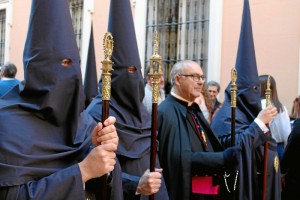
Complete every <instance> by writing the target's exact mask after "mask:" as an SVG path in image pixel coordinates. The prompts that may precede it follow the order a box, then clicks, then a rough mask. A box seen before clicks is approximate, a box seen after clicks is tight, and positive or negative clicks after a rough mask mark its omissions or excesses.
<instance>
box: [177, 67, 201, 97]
mask: <svg viewBox="0 0 300 200" xmlns="http://www.w3.org/2000/svg"><path fill="white" fill-rule="evenodd" d="M177 76H178V78H177V80H178V81H177V82H176V84H177V88H178V92H179V95H180V96H182V97H183V98H185V99H186V100H188V101H194V100H195V99H196V98H197V97H198V96H200V94H201V91H202V87H203V84H204V82H205V76H204V75H203V71H202V69H201V67H200V66H199V65H198V64H196V63H193V64H191V65H190V66H189V67H187V68H185V69H183V71H182V73H181V74H178V75H177Z"/></svg>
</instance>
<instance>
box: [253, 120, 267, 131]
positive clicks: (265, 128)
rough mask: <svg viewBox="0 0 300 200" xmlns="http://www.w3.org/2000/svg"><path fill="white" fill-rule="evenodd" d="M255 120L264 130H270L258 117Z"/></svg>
mask: <svg viewBox="0 0 300 200" xmlns="http://www.w3.org/2000/svg"><path fill="white" fill-rule="evenodd" d="M254 122H255V123H256V124H257V125H258V126H259V128H260V129H261V130H262V131H263V132H264V133H267V132H268V131H269V129H268V127H267V126H266V125H265V124H264V123H263V122H262V121H261V120H260V119H258V118H255V120H254Z"/></svg>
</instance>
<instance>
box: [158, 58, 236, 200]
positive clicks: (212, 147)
mask: <svg viewBox="0 0 300 200" xmlns="http://www.w3.org/2000/svg"><path fill="white" fill-rule="evenodd" d="M170 77H171V83H172V89H171V93H170V95H168V96H167V98H166V99H165V100H164V101H163V102H162V103H161V104H160V105H159V106H158V119H157V123H158V140H159V158H160V161H161V165H162V168H163V169H164V171H163V175H164V178H165V181H166V186H167V189H168V193H169V197H170V199H172V200H183V199H193V200H196V199H197V200H198V199H218V198H222V196H221V194H220V186H219V184H216V183H218V182H219V183H220V181H222V180H220V174H223V172H224V169H226V170H231V169H235V168H236V167H237V165H238V163H239V154H240V151H241V148H240V147H238V146H235V147H231V148H228V149H227V150H225V151H223V148H222V146H221V144H220V142H219V140H218V138H217V137H216V135H215V134H214V133H213V131H212V130H211V128H210V125H209V124H208V122H207V120H206V119H205V118H204V116H203V114H202V111H201V109H200V107H199V105H198V104H197V103H195V102H194V101H195V99H196V98H197V97H198V96H199V95H200V94H201V92H202V87H203V84H204V81H205V77H204V75H203V71H202V69H201V67H200V66H199V64H198V63H196V62H194V61H190V60H184V61H180V62H178V63H176V64H175V65H174V66H173V68H172V70H171V74H170ZM206 178H208V179H209V180H210V181H211V182H210V181H207V182H206V181H204V179H206ZM208 190H209V191H211V192H208Z"/></svg>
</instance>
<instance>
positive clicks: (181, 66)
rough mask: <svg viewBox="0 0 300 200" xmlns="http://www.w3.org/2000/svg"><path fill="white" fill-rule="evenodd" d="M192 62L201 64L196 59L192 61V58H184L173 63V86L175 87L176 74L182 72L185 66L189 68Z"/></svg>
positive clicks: (171, 75) (171, 73)
mask: <svg viewBox="0 0 300 200" xmlns="http://www.w3.org/2000/svg"><path fill="white" fill-rule="evenodd" d="M192 64H197V65H199V64H198V63H196V62H195V61H192V60H182V61H179V62H177V63H175V64H174V65H173V68H172V70H171V72H170V78H171V86H172V87H173V86H174V84H175V76H176V75H177V74H180V73H182V71H183V69H185V68H188V67H189V66H191V65H192Z"/></svg>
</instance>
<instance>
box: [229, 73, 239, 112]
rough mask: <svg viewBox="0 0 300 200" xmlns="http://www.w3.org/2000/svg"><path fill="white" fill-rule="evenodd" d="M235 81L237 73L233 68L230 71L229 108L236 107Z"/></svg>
mask: <svg viewBox="0 0 300 200" xmlns="http://www.w3.org/2000/svg"><path fill="white" fill-rule="evenodd" d="M236 80H237V71H236V69H235V68H233V69H232V70H231V87H230V91H231V107H234V108H235V107H236V91H237V89H238V88H237V85H236Z"/></svg>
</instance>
